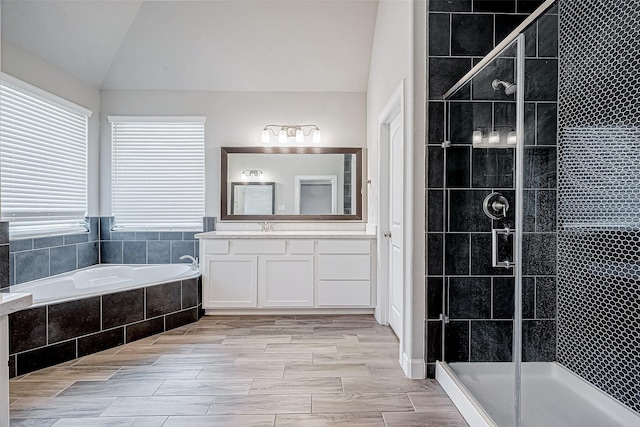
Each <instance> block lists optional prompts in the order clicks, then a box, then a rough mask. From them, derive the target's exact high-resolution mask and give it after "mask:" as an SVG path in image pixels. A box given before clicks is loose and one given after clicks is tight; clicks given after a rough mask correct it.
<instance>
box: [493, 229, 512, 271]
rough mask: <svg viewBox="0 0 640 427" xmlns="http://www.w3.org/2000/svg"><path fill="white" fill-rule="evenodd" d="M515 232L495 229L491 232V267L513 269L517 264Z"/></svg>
mask: <svg viewBox="0 0 640 427" xmlns="http://www.w3.org/2000/svg"><path fill="white" fill-rule="evenodd" d="M513 237H514V230H512V229H510V228H494V229H493V230H492V232H491V265H493V266H494V267H504V268H512V267H513V266H514V265H515V264H516V263H515V260H514V257H513V253H514V249H515V248H514V239H513Z"/></svg>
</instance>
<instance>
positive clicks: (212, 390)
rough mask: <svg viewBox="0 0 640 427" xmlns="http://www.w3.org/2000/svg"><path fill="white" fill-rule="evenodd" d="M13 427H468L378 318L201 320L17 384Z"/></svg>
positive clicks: (30, 376) (13, 386) (21, 379)
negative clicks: (405, 360)
mask: <svg viewBox="0 0 640 427" xmlns="http://www.w3.org/2000/svg"><path fill="white" fill-rule="evenodd" d="M10 394H11V426H14V427H17V426H32V427H36V426H37V427H45V426H46V427H49V426H55V427H63V426H82V427H87V426H89V427H93V426H135V427H156V426H163V427H181V426H189V427H198V426H217V427H220V426H231V427H244V426H251V427H262V426H265V427H266V426H270V427H273V426H277V427H284V426H291V427H298V426H313V427H316V426H349V427H359V426H363V427H376V426H381V427H384V426H386V427H396V426H398V427H410V426H437V427H442V426H466V425H467V424H466V423H465V422H464V420H463V419H462V417H461V416H460V414H459V413H458V411H457V410H456V408H455V407H454V406H453V404H452V403H451V401H450V400H449V398H448V397H447V396H446V395H445V394H444V392H443V391H442V389H441V388H440V386H439V385H438V384H437V383H436V382H435V381H433V380H409V379H407V378H406V377H405V376H404V374H403V373H402V370H401V369H400V367H399V365H398V340H397V338H396V337H395V335H394V334H393V332H392V331H391V329H389V328H388V327H385V326H380V325H378V324H377V323H376V321H375V320H374V318H373V316H313V317H311V316H277V317H275V316H270V317H266V316H260V317H258V316H238V317H212V316H205V317H204V318H202V319H201V320H199V321H198V322H196V323H192V324H190V325H187V326H184V327H181V328H178V329H174V330H172V331H168V332H165V333H163V334H160V335H155V336H153V337H149V338H145V339H143V340H140V341H136V342H133V343H130V344H127V345H123V346H120V347H117V348H114V349H110V350H106V351H103V352H101V353H98V354H93V355H90V356H86V357H83V358H81V359H77V360H74V361H71V362H67V363H64V364H61V365H57V366H54V367H51V368H47V369H43V370H40V371H37V372H32V373H30V374H27V375H24V376H22V377H18V378H14V379H12V380H11V382H10Z"/></svg>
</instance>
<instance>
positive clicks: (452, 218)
mask: <svg viewBox="0 0 640 427" xmlns="http://www.w3.org/2000/svg"><path fill="white" fill-rule="evenodd" d="M473 151H474V154H475V151H478V150H473ZM482 151H484V150H482ZM487 194H489V192H488V191H485V190H450V191H449V206H450V207H449V231H452V232H454V231H469V232H475V231H485V232H489V231H491V220H490V219H489V218H488V217H487V216H486V215H485V214H484V211H483V209H482V202H483V200H484V198H485V197H486V196H487Z"/></svg>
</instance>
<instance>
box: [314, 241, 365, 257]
mask: <svg viewBox="0 0 640 427" xmlns="http://www.w3.org/2000/svg"><path fill="white" fill-rule="evenodd" d="M370 252H371V243H370V242H369V240H320V241H318V253H319V254H368V253H370Z"/></svg>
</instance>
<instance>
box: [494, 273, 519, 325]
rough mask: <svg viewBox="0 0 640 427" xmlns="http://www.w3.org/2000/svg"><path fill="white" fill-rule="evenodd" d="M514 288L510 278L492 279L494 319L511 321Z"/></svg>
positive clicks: (512, 280)
mask: <svg viewBox="0 0 640 427" xmlns="http://www.w3.org/2000/svg"><path fill="white" fill-rule="evenodd" d="M514 286H515V285H514V279H513V278H512V277H494V278H493V318H494V319H513V308H514V307H513V304H514V299H513V295H514Z"/></svg>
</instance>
